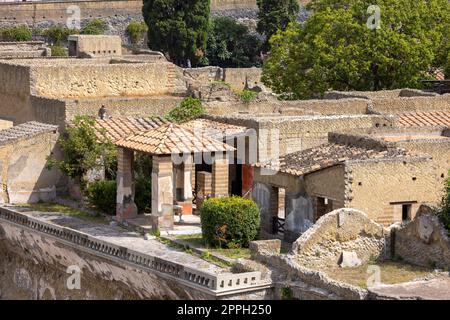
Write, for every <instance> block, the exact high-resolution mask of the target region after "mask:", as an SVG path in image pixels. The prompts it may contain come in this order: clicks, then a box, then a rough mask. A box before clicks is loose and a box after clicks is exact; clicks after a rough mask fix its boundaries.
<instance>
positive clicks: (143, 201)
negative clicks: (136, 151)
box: [134, 176, 152, 213]
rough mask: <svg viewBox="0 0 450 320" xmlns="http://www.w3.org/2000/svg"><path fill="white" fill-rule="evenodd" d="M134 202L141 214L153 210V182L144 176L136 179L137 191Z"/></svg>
mask: <svg viewBox="0 0 450 320" xmlns="http://www.w3.org/2000/svg"><path fill="white" fill-rule="evenodd" d="M134 202H135V203H136V206H137V208H138V212H139V213H144V212H146V211H147V212H148V211H150V210H151V204H152V181H151V180H150V179H149V178H147V177H143V176H138V177H136V189H135V196H134Z"/></svg>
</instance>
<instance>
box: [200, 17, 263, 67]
mask: <svg viewBox="0 0 450 320" xmlns="http://www.w3.org/2000/svg"><path fill="white" fill-rule="evenodd" d="M261 46H262V41H261V39H259V38H258V37H257V36H256V35H253V34H250V32H249V29H248V27H247V26H245V25H242V24H239V23H237V22H236V21H235V20H234V19H232V18H229V17H218V18H214V19H211V22H210V26H209V30H208V42H207V47H206V56H205V59H204V61H206V62H207V63H206V64H209V65H212V66H219V67H223V68H248V67H254V66H260V64H261V59H260V57H259V53H260V49H261Z"/></svg>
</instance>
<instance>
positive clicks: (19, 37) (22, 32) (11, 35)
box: [0, 26, 33, 41]
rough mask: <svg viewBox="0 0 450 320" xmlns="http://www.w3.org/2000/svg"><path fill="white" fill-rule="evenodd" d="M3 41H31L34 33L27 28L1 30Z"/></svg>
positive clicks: (18, 27)
mask: <svg viewBox="0 0 450 320" xmlns="http://www.w3.org/2000/svg"><path fill="white" fill-rule="evenodd" d="M0 37H1V40H2V41H31V40H32V38H33V32H32V30H31V29H30V28H28V27H27V26H17V27H13V28H5V29H0Z"/></svg>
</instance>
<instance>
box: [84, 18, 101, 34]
mask: <svg viewBox="0 0 450 320" xmlns="http://www.w3.org/2000/svg"><path fill="white" fill-rule="evenodd" d="M105 31H106V22H105V21H103V20H100V19H92V20H91V21H89V22H88V23H87V24H86V26H84V28H82V29H81V34H93V35H99V34H104V33H105Z"/></svg>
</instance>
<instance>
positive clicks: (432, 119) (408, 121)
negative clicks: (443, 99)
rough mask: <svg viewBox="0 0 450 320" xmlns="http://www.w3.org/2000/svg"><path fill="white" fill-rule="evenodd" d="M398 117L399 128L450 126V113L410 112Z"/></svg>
mask: <svg viewBox="0 0 450 320" xmlns="http://www.w3.org/2000/svg"><path fill="white" fill-rule="evenodd" d="M398 117H399V119H398V124H399V126H404V127H417V126H420V127H432V126H450V111H435V112H408V113H401V114H398Z"/></svg>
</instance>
